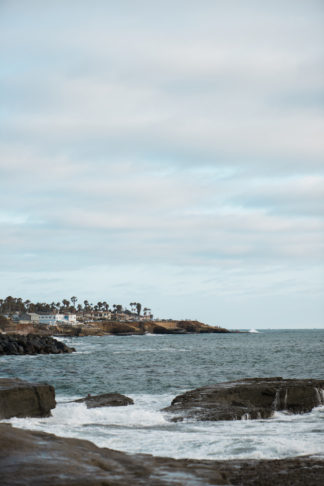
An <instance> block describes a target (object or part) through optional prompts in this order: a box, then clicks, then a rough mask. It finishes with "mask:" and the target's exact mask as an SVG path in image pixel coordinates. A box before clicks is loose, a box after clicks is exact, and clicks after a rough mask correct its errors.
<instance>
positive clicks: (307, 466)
mask: <svg viewBox="0 0 324 486" xmlns="http://www.w3.org/2000/svg"><path fill="white" fill-rule="evenodd" d="M0 470H1V485H2V486H69V485H71V486H104V485H106V486H125V485H134V486H136V485H138V486H162V485H170V486H171V485H172V486H180V485H181V486H206V485H219V486H220V485H241V486H274V485H276V486H289V485H290V486H305V485H307V486H319V485H320V484H324V460H323V459H322V458H319V457H309V456H305V457H296V458H293V459H281V460H259V461H256V460H241V461H236V460H230V461H211V460H192V459H171V458H167V457H153V456H151V455H147V454H134V455H130V454H125V453H123V452H118V451H114V450H111V449H106V448H99V447H97V446H95V445H94V444H92V443H91V442H88V441H86V440H78V439H66V438H62V437H56V436H55V435H52V434H47V433H44V432H35V431H29V430H20V429H16V428H13V427H11V426H10V425H8V424H0Z"/></svg>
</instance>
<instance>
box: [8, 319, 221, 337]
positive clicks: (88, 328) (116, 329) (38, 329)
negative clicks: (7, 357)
mask: <svg viewBox="0 0 324 486" xmlns="http://www.w3.org/2000/svg"><path fill="white" fill-rule="evenodd" d="M2 331H3V332H6V333H7V334H12V333H16V334H38V335H44V336H52V335H54V336H55V335H57V336H58V335H62V336H76V337H78V336H103V335H105V334H116V335H128V334H145V333H151V334H188V333H197V334H201V333H227V332H230V331H228V330H227V329H224V328H222V327H218V326H215V327H214V326H209V325H207V324H203V323H202V322H199V321H173V320H172V321H171V320H169V321H167V320H161V321H136V322H132V321H127V322H122V321H95V322H90V323H87V324H82V325H80V326H71V325H66V324H64V325H56V326H49V325H46V324H15V323H13V322H11V321H8V323H6V326H5V328H4V329H2ZM0 332H1V330H0Z"/></svg>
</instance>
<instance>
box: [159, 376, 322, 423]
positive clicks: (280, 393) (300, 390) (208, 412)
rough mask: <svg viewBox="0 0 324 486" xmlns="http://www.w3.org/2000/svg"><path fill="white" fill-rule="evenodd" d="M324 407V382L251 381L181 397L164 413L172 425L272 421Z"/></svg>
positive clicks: (221, 385)
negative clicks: (170, 415) (280, 415)
mask: <svg viewBox="0 0 324 486" xmlns="http://www.w3.org/2000/svg"><path fill="white" fill-rule="evenodd" d="M321 404H324V380H307V379H304V380H298V379H290V380H285V379H283V378H247V379H245V380H239V381H232V382H226V383H219V384H217V385H210V386H204V387H202V388H197V389H195V390H192V391H188V392H186V393H184V394H183V395H179V396H177V397H176V398H175V399H174V400H173V401H172V403H171V405H170V406H169V407H167V408H165V409H164V411H167V412H173V413H176V416H175V417H173V418H172V421H178V420H183V419H184V418H189V419H196V420H237V419H238V420H239V419H245V418H246V419H257V418H269V417H271V416H272V415H273V413H274V412H275V411H276V410H277V411H279V410H287V411H288V412H291V413H305V412H310V411H311V410H312V408H314V407H316V406H318V405H321Z"/></svg>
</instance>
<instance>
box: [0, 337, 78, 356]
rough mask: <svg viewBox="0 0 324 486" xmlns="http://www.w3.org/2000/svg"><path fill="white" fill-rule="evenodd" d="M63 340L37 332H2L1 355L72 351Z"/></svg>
mask: <svg viewBox="0 0 324 486" xmlns="http://www.w3.org/2000/svg"><path fill="white" fill-rule="evenodd" d="M73 351H75V349H74V348H69V346H67V345H66V344H64V343H62V342H61V341H57V340H56V339H53V338H51V337H48V336H37V335H36V334H28V335H27V336H24V335H21V334H0V356H1V355H5V354H60V353H72V352H73Z"/></svg>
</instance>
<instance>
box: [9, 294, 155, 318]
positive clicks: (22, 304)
mask: <svg viewBox="0 0 324 486" xmlns="http://www.w3.org/2000/svg"><path fill="white" fill-rule="evenodd" d="M77 302H78V298H77V297H76V296H72V297H70V299H63V300H62V301H61V302H51V303H50V304H48V303H46V302H36V303H34V302H32V301H30V300H25V301H24V300H23V299H21V298H20V297H18V298H17V297H12V296H11V295H9V296H8V297H6V298H5V299H0V314H13V313H17V312H19V313H25V312H36V313H39V312H41V313H42V312H53V313H61V312H64V313H68V312H70V313H76V312H78V313H91V312H97V311H106V312H108V311H110V312H111V313H112V314H121V313H125V314H129V315H131V314H136V315H138V316H140V315H141V310H142V304H140V303H139V302H131V303H130V304H129V305H130V307H131V310H129V309H127V308H126V307H125V308H124V307H123V306H122V305H121V304H112V306H111V307H110V306H109V304H108V303H107V302H106V301H103V302H101V301H100V302H97V303H96V304H93V303H90V302H89V300H84V301H83V303H82V304H81V303H79V304H77ZM143 310H144V315H148V313H149V312H150V311H151V309H149V308H148V307H144V309H143Z"/></svg>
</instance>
